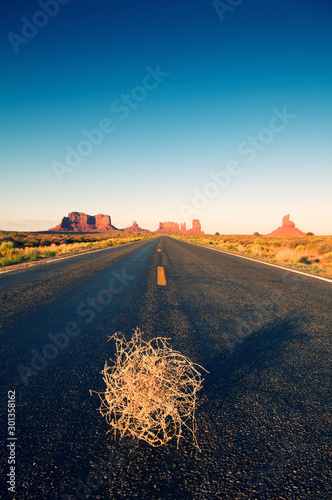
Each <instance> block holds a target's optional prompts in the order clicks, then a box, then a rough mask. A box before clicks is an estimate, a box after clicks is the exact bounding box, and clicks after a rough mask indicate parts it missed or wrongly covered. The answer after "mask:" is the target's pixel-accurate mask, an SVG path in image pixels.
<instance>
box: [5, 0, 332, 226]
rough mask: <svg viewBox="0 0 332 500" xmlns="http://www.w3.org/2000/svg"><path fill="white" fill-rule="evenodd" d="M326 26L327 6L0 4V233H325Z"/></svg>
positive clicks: (103, 0) (66, 0) (329, 144)
mask: <svg viewBox="0 0 332 500" xmlns="http://www.w3.org/2000/svg"><path fill="white" fill-rule="evenodd" d="M222 3H224V4H225V5H228V6H229V7H227V10H225V12H224V13H223V12H222V10H223V8H222V7H221V4H222ZM236 3H237V4H238V5H237V6H235V4H236ZM232 5H233V6H232ZM51 14H52V15H51ZM331 21H332V5H331V3H330V1H328V0H315V1H314V0H293V1H291V2H289V1H288V0H278V1H276V0H270V1H269V2H266V1H264V0H251V1H250V0H243V1H242V2H241V1H237V2H235V1H234V0H225V1H224V2H222V0H220V2H219V6H217V7H216V5H215V4H214V3H213V2H210V1H208V2H207V1H206V0H205V1H203V0H192V1H190V2H189V1H182V2H181V1H180V2H179V1H176V2H175V1H170V0H168V1H167V2H166V1H163V0H162V1H158V2H152V1H142V2H139V3H138V2H133V1H130V2H128V1H127V2H122V3H120V2H110V1H107V0H99V1H98V3H97V4H96V2H92V0H61V2H60V0H44V1H43V0H41V1H40V2H38V1H36V2H35V1H22V0H11V1H9V0H5V1H3V2H2V3H1V6H0V36H1V40H0V51H1V54H0V55H1V61H2V62H1V75H0V96H1V115H2V116H1V136H0V141H1V200H0V229H6V230H8V229H15V230H45V229H48V228H50V227H52V226H54V225H55V224H57V223H59V222H60V220H61V218H62V217H63V216H64V215H67V214H68V213H69V212H71V211H81V212H86V213H88V214H91V215H94V214H97V213H106V214H109V215H111V219H112V223H113V224H114V225H115V226H117V227H119V228H121V227H126V226H128V225H130V224H131V223H132V220H133V219H137V221H138V223H139V224H140V225H141V227H144V228H148V229H151V230H154V229H156V228H157V227H158V223H159V221H167V220H171V221H177V222H181V221H184V220H186V221H187V225H188V226H190V221H191V220H192V219H193V218H199V219H200V221H201V224H202V229H203V230H205V231H206V232H207V233H214V232H215V231H219V232H220V233H242V234H245V233H247V234H250V233H253V232H254V231H259V232H260V233H268V232H270V231H272V230H273V229H275V228H276V227H277V226H279V225H280V224H281V218H282V216H283V215H285V214H286V213H290V214H291V219H292V220H294V221H295V223H296V225H297V226H298V227H299V228H300V229H302V230H303V231H313V232H314V233H316V234H332V222H331V221H332V217H331V215H332V196H331V186H332V169H331V166H332V141H331V131H332V114H331V111H332V109H331V108H332V106H331V104H332V93H331V90H332V68H331V60H332V58H331V53H332V50H331V49H332V36H331ZM280 116H281V117H282V118H280ZM278 117H279V118H278ZM101 127H102V128H101ZM103 127H104V129H103ZM271 127H272V128H271ZM96 130H97V131H96ZM98 130H99V132H98ZM83 131H85V132H83ZM82 141H83V142H82ZM93 141H94V144H93V143H92V142H93ZM248 148H249V151H248ZM69 151H70V152H71V154H70V153H68V152H69ZM73 151H74V153H73ZM245 151H246V153H244V152H245ZM73 154H74V156H75V157H74V158H73V156H72V155H73ZM73 161H74V163H75V164H76V166H73ZM230 164H233V165H236V168H235V167H234V169H233V171H232V173H231V174H230V173H229V172H227V168H228V169H229V165H230ZM211 172H212V173H214V174H215V175H218V174H219V178H223V180H224V181H225V179H226V181H225V182H221V183H220V184H217V183H216V182H215V181H213V179H212V177H211ZM224 172H226V174H225V173H224ZM212 175H213V174H212ZM225 176H226V177H225ZM211 183H212V184H211Z"/></svg>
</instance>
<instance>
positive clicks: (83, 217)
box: [49, 212, 118, 233]
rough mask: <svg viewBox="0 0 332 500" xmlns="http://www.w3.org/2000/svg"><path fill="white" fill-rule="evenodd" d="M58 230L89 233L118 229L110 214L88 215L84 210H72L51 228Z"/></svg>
mask: <svg viewBox="0 0 332 500" xmlns="http://www.w3.org/2000/svg"><path fill="white" fill-rule="evenodd" d="M49 231H56V232H75V233H89V232H98V231H100V232H101V231H118V229H117V228H116V227H114V226H112V224H111V218H110V216H109V215H104V214H98V215H87V214H85V213H83V212H70V214H68V217H63V219H62V221H61V223H60V224H59V225H58V226H55V227H53V228H52V229H49Z"/></svg>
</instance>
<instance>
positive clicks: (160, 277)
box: [157, 266, 166, 286]
mask: <svg viewBox="0 0 332 500" xmlns="http://www.w3.org/2000/svg"><path fill="white" fill-rule="evenodd" d="M157 285H160V286H166V278H165V271H164V268H163V266H158V267H157Z"/></svg>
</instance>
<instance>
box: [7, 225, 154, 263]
mask: <svg viewBox="0 0 332 500" xmlns="http://www.w3.org/2000/svg"><path fill="white" fill-rule="evenodd" d="M152 237H154V235H153V234H140V233H139V234H136V235H134V234H128V233H123V232H112V235H111V236H110V233H109V232H108V233H97V234H91V233H85V234H82V233H81V234H51V233H50V234H44V233H10V232H5V231H2V232H1V231H0V267H4V266H9V265H13V264H18V263H22V262H26V261H36V260H40V259H43V258H48V257H55V256H57V255H64V254H68V253H77V252H82V251H86V250H93V249H95V248H104V247H110V246H115V245H123V244H125V243H131V242H133V241H139V240H143V239H148V238H152Z"/></svg>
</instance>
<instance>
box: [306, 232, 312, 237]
mask: <svg viewBox="0 0 332 500" xmlns="http://www.w3.org/2000/svg"><path fill="white" fill-rule="evenodd" d="M306 236H314V233H312V232H311V231H309V232H308V233H307V234H306Z"/></svg>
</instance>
